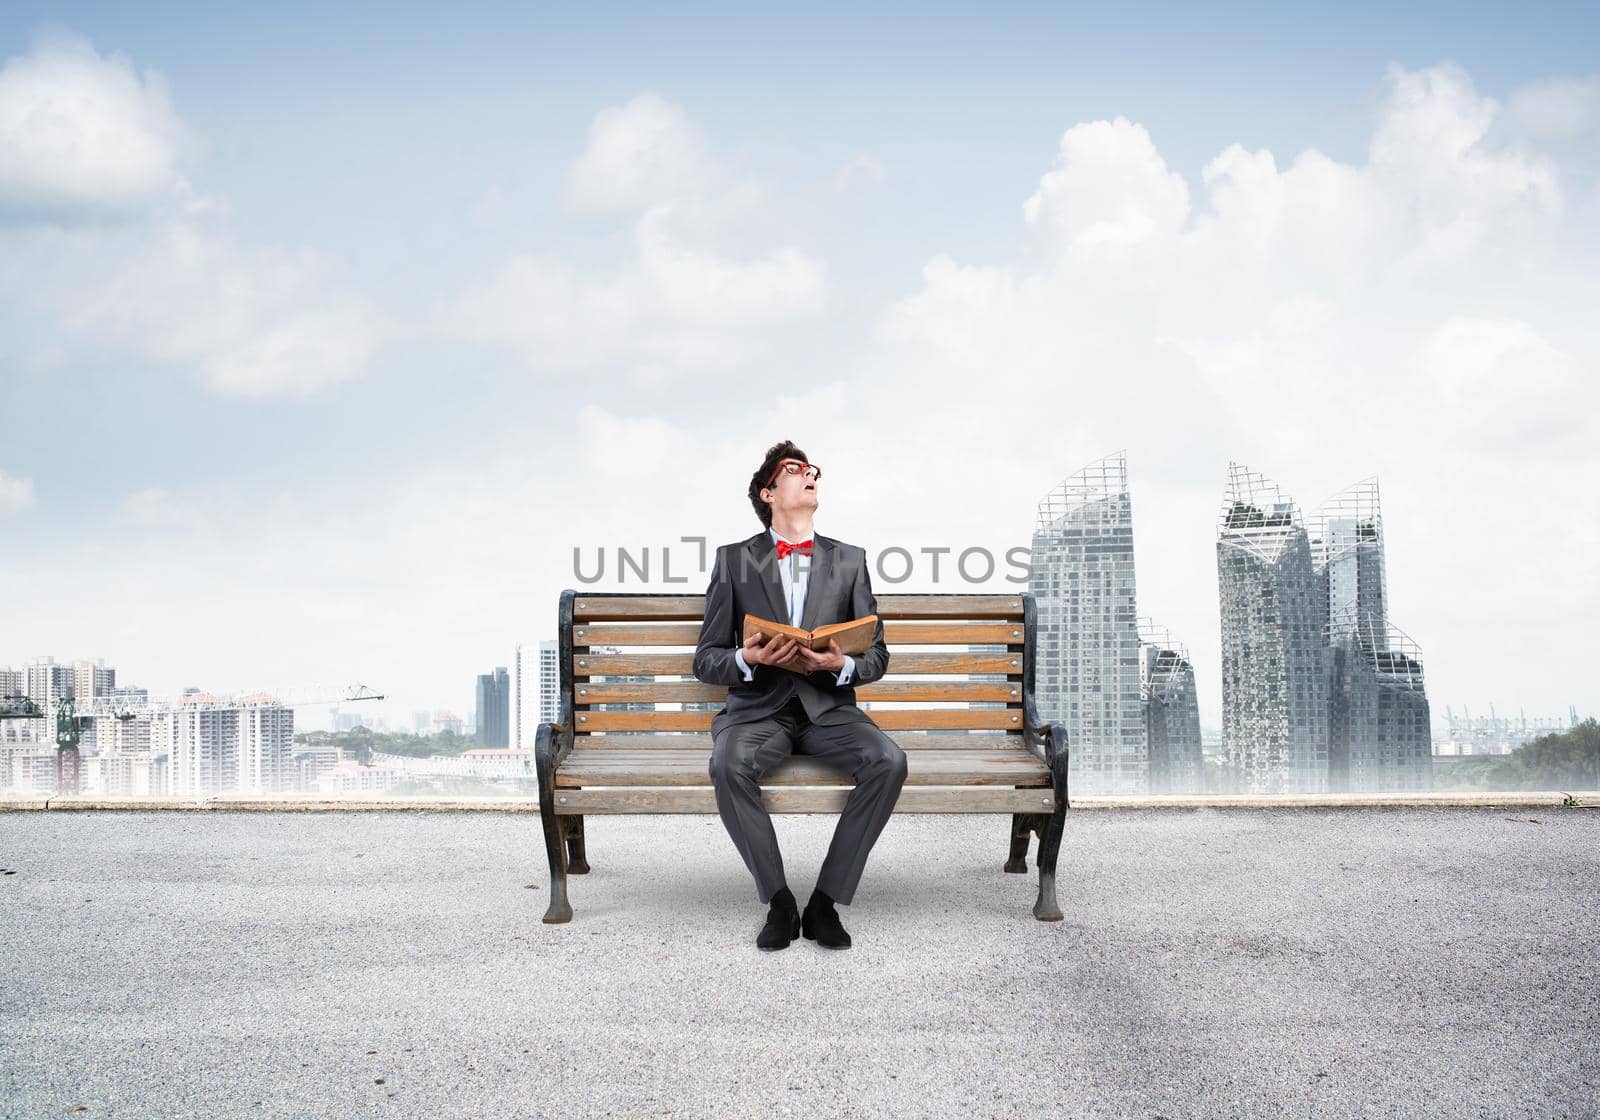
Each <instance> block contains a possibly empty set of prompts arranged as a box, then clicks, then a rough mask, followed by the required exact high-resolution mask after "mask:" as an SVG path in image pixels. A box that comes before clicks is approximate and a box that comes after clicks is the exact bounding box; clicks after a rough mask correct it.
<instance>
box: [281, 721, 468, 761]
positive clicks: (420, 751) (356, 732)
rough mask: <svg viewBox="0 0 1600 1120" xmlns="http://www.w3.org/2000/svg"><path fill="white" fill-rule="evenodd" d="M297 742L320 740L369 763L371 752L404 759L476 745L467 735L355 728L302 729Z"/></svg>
mask: <svg viewBox="0 0 1600 1120" xmlns="http://www.w3.org/2000/svg"><path fill="white" fill-rule="evenodd" d="M294 739H295V742H297V743H320V744H324V745H331V746H336V747H342V748H344V749H345V750H346V751H349V752H351V753H353V754H354V755H355V757H356V758H358V759H359V760H361V761H362V762H370V761H371V759H372V754H373V752H374V751H376V752H378V753H379V754H400V755H405V756H407V757H408V758H430V757H436V756H438V755H449V756H452V757H453V756H456V755H459V754H460V753H461V752H462V751H466V750H471V749H472V748H474V747H476V746H477V745H478V743H477V741H476V740H475V739H473V738H472V737H471V736H470V735H457V734H455V733H454V732H451V731H441V732H437V733H435V734H433V735H409V734H407V733H405V732H403V731H400V732H384V731H369V730H367V729H366V728H365V727H357V728H354V729H353V730H350V731H306V732H303V733H301V734H299V735H296V736H295V737H294Z"/></svg>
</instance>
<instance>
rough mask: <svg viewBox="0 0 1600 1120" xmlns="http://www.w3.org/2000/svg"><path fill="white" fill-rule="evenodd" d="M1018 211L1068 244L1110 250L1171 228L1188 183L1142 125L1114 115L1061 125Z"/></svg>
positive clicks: (1180, 219) (1184, 212) (1180, 216)
mask: <svg viewBox="0 0 1600 1120" xmlns="http://www.w3.org/2000/svg"><path fill="white" fill-rule="evenodd" d="M1022 212H1023V214H1024V216H1025V217H1026V218H1027V219H1028V222H1029V223H1030V224H1031V225H1034V226H1037V227H1040V228H1043V229H1046V230H1048V231H1049V232H1050V233H1052V234H1053V235H1054V236H1055V237H1056V238H1057V239H1059V241H1060V243H1061V244H1062V245H1063V246H1064V247H1066V248H1067V249H1071V250H1078V251H1084V252H1086V251H1093V250H1095V249H1099V248H1104V249H1107V250H1112V251H1115V250H1117V249H1119V248H1126V247H1130V246H1134V245H1137V244H1138V243H1140V242H1142V241H1148V240H1152V239H1159V238H1162V237H1170V236H1172V235H1173V234H1176V233H1177V232H1178V230H1179V229H1180V228H1181V227H1182V226H1183V223H1184V219H1185V218H1187V217H1188V214H1189V188H1188V185H1187V184H1185V183H1184V181H1183V176H1181V175H1178V174H1176V173H1175V172H1172V171H1169V170H1168V169H1167V164H1166V161H1165V160H1163V159H1162V158H1161V154H1160V153H1159V152H1157V151H1156V146H1155V144H1154V143H1153V142H1152V141H1151V139H1150V134H1149V133H1148V132H1147V131H1145V127H1144V126H1143V125H1140V124H1133V123H1131V122H1130V121H1128V120H1127V119H1126V118H1123V117H1118V118H1117V119H1116V120H1114V121H1092V122H1090V123H1088V124H1080V125H1076V126H1074V127H1072V128H1069V129H1067V131H1066V133H1065V134H1064V135H1063V136H1062V137H1061V148H1060V151H1059V152H1058V153H1057V156H1056V166H1055V168H1054V169H1052V170H1051V171H1049V172H1047V173H1046V174H1045V176H1044V178H1043V179H1041V180H1040V181H1039V189H1038V190H1037V191H1036V192H1034V194H1033V197H1031V198H1029V199H1028V201H1027V202H1026V203H1024V204H1023V208H1022Z"/></svg>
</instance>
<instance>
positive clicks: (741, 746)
mask: <svg viewBox="0 0 1600 1120" xmlns="http://www.w3.org/2000/svg"><path fill="white" fill-rule="evenodd" d="M820 478H821V471H820V470H818V469H817V468H816V467H814V466H812V465H811V464H809V463H808V462H806V456H805V452H803V451H801V450H800V449H799V448H798V447H796V446H795V445H794V444H792V443H790V442H789V441H787V440H785V441H784V442H782V443H779V444H775V445H774V446H773V447H772V448H770V449H769V450H768V451H767V454H766V458H765V459H763V460H762V463H761V466H760V468H759V469H757V470H756V472H755V474H753V475H752V476H751V477H750V489H749V496H750V503H751V505H752V506H754V508H755V511H756V516H757V517H759V518H760V519H761V523H762V525H764V526H765V529H763V531H762V532H759V533H757V534H756V535H755V536H753V537H750V538H748V539H746V540H743V541H736V542H734V543H732V544H725V545H722V546H720V547H719V548H718V549H717V557H716V562H715V564H714V565H713V567H712V569H711V584H710V586H709V587H708V588H706V611H705V621H704V623H703V624H702V625H701V627H700V640H699V643H698V645H697V646H696V648H695V651H694V675H695V676H696V677H697V678H698V679H700V680H702V681H706V682H708V683H710V684H725V685H727V686H728V700H727V704H726V705H725V706H724V708H723V710H722V711H720V712H718V713H717V714H716V716H715V717H714V718H713V719H712V721H711V739H712V744H713V746H712V751H711V766H710V771H711V782H712V784H713V785H714V786H715V787H716V791H717V811H718V813H720V814H721V816H722V823H723V824H724V825H725V826H726V827H727V829H728V835H729V836H731V837H733V843H734V846H735V847H736V848H738V850H739V855H740V856H741V857H743V859H744V862H745V866H746V867H748V868H749V869H750V874H751V875H753V876H754V877H755V882H756V895H757V897H758V898H760V900H761V901H762V902H764V903H768V904H769V907H768V910H767V921H766V924H765V925H764V926H763V927H762V929H761V932H760V934H759V935H758V936H757V937H756V944H757V945H758V946H759V947H760V948H762V949H784V948H787V947H788V945H789V943H790V942H791V941H793V940H794V938H795V937H796V936H797V935H799V934H800V933H801V932H804V934H805V936H806V937H808V938H811V939H813V940H815V941H816V942H817V944H819V945H823V946H826V947H828V948H830V949H848V948H849V947H850V935H849V933H847V932H846V931H845V928H844V925H843V923H842V922H840V920H839V912H838V910H837V909H835V905H834V904H835V903H839V904H841V905H846V906H847V905H849V903H850V900H851V898H852V897H853V896H854V895H855V890H856V884H857V883H858V882H859V881H860V879H861V872H862V870H863V869H864V868H865V866H866V862H867V853H868V852H869V851H871V850H872V845H873V843H874V842H875V841H876V840H877V838H878V834H879V833H880V832H882V831H883V826H884V825H885V824H886V823H887V822H888V820H889V815H890V813H892V812H893V811H894V805H895V802H896V801H897V800H898V799H899V797H900V788H901V787H902V786H903V785H905V780H906V755H905V751H903V750H901V749H900V746H899V745H898V744H897V743H895V741H894V740H893V739H891V738H889V736H888V735H886V734H884V732H883V731H882V730H881V729H880V728H879V727H878V725H877V724H875V723H873V722H872V720H871V719H870V718H869V717H868V716H867V714H866V713H865V712H863V711H862V710H861V709H860V708H858V707H856V694H855V686H856V685H858V684H870V683H871V682H873V681H875V680H877V679H878V678H879V677H881V676H883V675H884V673H886V672H887V671H888V669H889V647H888V646H887V645H885V644H884V640H883V624H882V623H881V622H880V623H879V624H878V630H877V633H876V635H875V636H874V638H873V642H872V646H871V648H869V649H868V650H867V651H866V652H865V653H863V654H861V655H860V656H858V657H851V656H849V655H847V654H845V653H843V652H842V651H840V649H839V644H838V643H837V642H829V643H828V649H827V650H825V651H822V652H813V651H811V650H809V649H806V648H804V647H802V646H801V645H800V644H799V643H798V642H795V641H794V640H793V639H778V638H773V639H772V640H771V641H763V640H762V639H761V638H760V637H759V636H758V635H751V638H750V640H749V641H743V642H741V638H740V630H741V628H742V626H743V622H744V616H745V614H746V613H749V614H753V615H757V616H759V617H762V618H769V619H773V620H775V621H778V622H787V623H789V624H790V625H793V626H800V627H804V628H805V629H808V630H810V629H813V628H815V627H817V626H826V625H827V624H829V623H832V622H848V621H849V620H850V619H853V618H861V617H862V616H864V615H869V614H876V613H877V610H878V604H877V600H876V599H874V598H873V595H872V582H871V580H870V579H869V578H868V576H867V556H866V552H865V550H864V549H861V548H858V547H857V546H855V545H852V544H845V543H844V542H843V541H839V540H835V539H833V538H832V537H824V536H820V535H818V536H815V537H813V535H812V530H811V523H812V518H813V516H814V515H815V513H816V509H817V485H818V480H819V479H820ZM791 752H796V753H799V754H802V755H809V756H811V757H814V758H817V759H819V760H820V761H822V762H823V763H824V764H826V765H828V766H831V767H833V768H835V769H839V770H844V771H846V772H848V773H850V774H851V775H852V776H853V777H854V778H855V782H856V785H855V788H854V789H853V790H851V791H850V795H849V797H848V799H847V800H846V801H845V805H844V810H843V812H842V813H841V814H840V817H839V823H838V825H837V826H836V827H835V829H834V833H833V842H832V843H831V844H830V845H829V847H828V854H827V857H826V858H825V859H824V860H823V862H822V872H821V874H820V875H819V876H818V878H817V885H816V889H815V890H813V891H812V893H811V899H810V901H808V902H807V903H806V908H805V912H804V913H803V914H802V913H800V911H799V906H798V904H797V903H796V901H795V897H794V895H793V894H792V893H791V892H790V890H789V887H788V884H787V883H786V882H785V880H784V875H783V857H782V856H781V855H780V854H779V852H778V838H777V835H776V834H775V833H774V832H773V829H772V818H771V817H770V816H768V815H767V810H766V807H765V806H764V805H762V803H761V787H760V785H759V784H758V782H759V779H760V777H761V775H762V774H763V773H765V772H766V771H767V770H769V769H771V768H772V767H773V766H776V765H777V764H778V763H779V762H782V761H783V760H784V759H785V758H787V757H789V755H790V753H791Z"/></svg>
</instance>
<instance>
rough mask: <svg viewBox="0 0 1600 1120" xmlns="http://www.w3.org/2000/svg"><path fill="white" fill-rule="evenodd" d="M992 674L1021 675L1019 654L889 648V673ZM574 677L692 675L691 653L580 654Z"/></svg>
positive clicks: (576, 662) (575, 655)
mask: <svg viewBox="0 0 1600 1120" xmlns="http://www.w3.org/2000/svg"><path fill="white" fill-rule="evenodd" d="M908 673H918V674H941V673H962V674H966V673H993V674H1007V675H1010V676H1020V675H1021V674H1022V654H1020V653H907V652H898V651H895V650H890V651H889V674H890V675H891V676H893V675H896V674H899V675H902V676H903V675H905V674H908ZM572 675H573V676H574V677H691V676H693V675H694V654H693V653H690V652H684V653H579V654H574V655H573V657H572Z"/></svg>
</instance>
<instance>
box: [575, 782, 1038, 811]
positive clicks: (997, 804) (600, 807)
mask: <svg viewBox="0 0 1600 1120" xmlns="http://www.w3.org/2000/svg"><path fill="white" fill-rule="evenodd" d="M849 796H850V791H849V790H848V789H845V788H842V787H840V788H835V789H805V788H793V787H787V788H778V789H766V790H762V791H761V802H762V804H763V805H765V806H766V807H767V811H768V812H769V813H837V812H839V811H841V810H842V809H843V808H844V802H845V798H847V797H849ZM555 802H556V804H555V811H556V815H557V816H575V815H587V814H603V813H652V814H653V813H715V812H716V811H717V799H716V791H715V790H712V789H574V790H560V791H557V793H556V798H555ZM1055 807H1056V798H1055V793H1054V792H1053V791H1051V790H1049V789H1002V788H999V787H993V786H989V787H985V786H964V787H957V788H942V787H940V786H909V785H908V786H906V787H905V788H903V789H902V790H901V791H900V796H899V798H898V799H897V800H896V801H895V803H894V811H895V812H896V813H897V814H898V813H1050V812H1054V810H1055Z"/></svg>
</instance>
